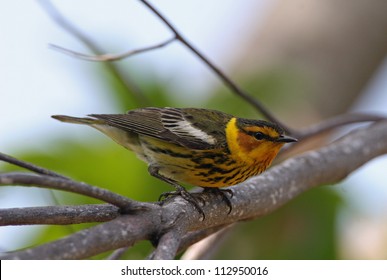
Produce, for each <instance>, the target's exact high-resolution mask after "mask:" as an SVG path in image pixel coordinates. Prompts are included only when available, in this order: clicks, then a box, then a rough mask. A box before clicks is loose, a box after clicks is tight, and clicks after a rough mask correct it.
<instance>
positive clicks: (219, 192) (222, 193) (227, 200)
mask: <svg viewBox="0 0 387 280" xmlns="http://www.w3.org/2000/svg"><path fill="white" fill-rule="evenodd" d="M203 192H210V193H214V194H217V195H220V196H221V197H222V200H223V201H224V202H225V203H226V204H227V206H228V208H229V211H228V213H227V214H230V213H231V211H232V204H231V200H230V199H231V198H232V197H233V196H234V193H233V192H232V190H230V189H219V188H214V187H211V188H203ZM226 193H227V194H229V195H230V197H228V196H227V194H226Z"/></svg>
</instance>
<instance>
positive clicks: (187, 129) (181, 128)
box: [169, 120, 216, 145]
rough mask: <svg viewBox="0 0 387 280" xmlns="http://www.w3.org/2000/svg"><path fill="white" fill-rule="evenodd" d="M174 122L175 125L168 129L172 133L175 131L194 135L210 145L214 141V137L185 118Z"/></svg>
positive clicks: (179, 133)
mask: <svg viewBox="0 0 387 280" xmlns="http://www.w3.org/2000/svg"><path fill="white" fill-rule="evenodd" d="M175 124H176V127H171V128H169V130H171V131H172V132H173V133H176V134H177V135H183V136H191V137H195V138H197V139H200V140H202V141H204V142H206V143H208V144H211V145H213V144H215V143H216V139H215V137H213V136H212V135H208V134H207V133H206V132H204V131H203V130H200V129H199V128H196V127H194V126H193V125H192V124H191V123H190V122H188V121H186V120H184V121H178V122H176V123H175Z"/></svg>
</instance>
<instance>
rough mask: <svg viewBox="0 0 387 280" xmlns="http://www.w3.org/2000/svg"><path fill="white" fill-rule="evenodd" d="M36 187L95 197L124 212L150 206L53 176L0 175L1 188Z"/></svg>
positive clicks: (107, 191) (104, 190)
mask: <svg viewBox="0 0 387 280" xmlns="http://www.w3.org/2000/svg"><path fill="white" fill-rule="evenodd" d="M10 185H17V186H29V187H30V186H34V187H40V188H50V189H55V190H62V191H68V192H73V193H77V194H82V195H86V196H89V197H93V198H96V199H99V200H102V201H104V202H107V203H110V204H113V205H115V206H117V207H119V208H120V209H121V210H122V211H124V212H128V211H129V212H130V211H135V210H138V209H146V208H147V207H148V204H149V203H148V204H145V203H141V202H136V201H134V200H131V199H129V198H127V197H125V196H122V195H119V194H116V193H113V192H111V191H109V190H106V189H102V188H98V187H95V186H91V185H88V184H86V183H82V182H75V181H72V180H68V179H62V178H59V177H51V176H39V175H34V174H27V173H16V172H14V173H3V174H0V186H10Z"/></svg>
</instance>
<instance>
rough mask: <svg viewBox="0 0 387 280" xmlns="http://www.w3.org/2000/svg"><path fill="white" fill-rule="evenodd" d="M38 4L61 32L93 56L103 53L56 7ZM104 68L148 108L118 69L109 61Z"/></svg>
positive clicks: (49, 4)
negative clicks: (83, 46)
mask: <svg viewBox="0 0 387 280" xmlns="http://www.w3.org/2000/svg"><path fill="white" fill-rule="evenodd" d="M38 3H39V4H40V5H41V7H42V8H43V9H44V10H45V11H46V13H47V14H48V15H49V16H50V17H51V19H52V20H53V21H54V22H55V23H56V24H58V26H60V27H62V28H63V30H65V31H66V32H68V33H69V34H71V35H72V36H74V37H75V38H76V39H77V40H79V41H80V42H82V43H83V44H84V45H85V46H86V47H87V48H88V49H89V50H90V51H92V52H93V53H94V54H96V55H99V54H102V53H104V51H103V50H102V49H101V48H100V47H99V46H97V44H96V43H95V42H93V40H91V39H90V38H89V37H88V36H87V35H86V34H84V33H83V32H82V31H81V30H79V29H78V28H77V27H76V26H75V25H74V24H72V23H71V22H70V21H68V20H67V19H66V18H65V17H64V16H63V15H62V14H61V13H60V12H59V10H57V9H56V7H55V6H54V5H53V4H52V3H51V2H50V1H48V0H39V1H38ZM104 65H105V67H106V68H107V70H108V71H109V72H110V73H111V75H112V76H113V77H114V78H116V79H117V81H118V82H119V83H120V84H121V85H122V86H123V88H125V89H126V91H127V93H128V94H132V95H133V96H134V98H135V100H136V101H137V102H138V105H139V106H142V107H144V106H149V105H150V104H151V103H150V101H149V100H148V98H146V96H145V95H144V94H143V93H142V91H141V89H140V88H139V87H137V86H136V85H135V84H134V83H133V81H130V79H129V78H128V77H127V76H126V77H124V74H123V73H122V72H121V71H120V69H119V68H118V67H117V66H116V65H114V64H113V63H111V62H109V61H105V62H104Z"/></svg>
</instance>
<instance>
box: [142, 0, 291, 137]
mask: <svg viewBox="0 0 387 280" xmlns="http://www.w3.org/2000/svg"><path fill="white" fill-rule="evenodd" d="M139 1H141V2H142V3H143V4H144V5H145V6H146V7H148V8H149V9H150V10H151V11H152V12H153V13H154V14H155V15H156V16H157V17H158V18H159V19H160V20H161V21H162V22H164V23H165V25H166V26H167V27H168V28H169V29H170V30H171V31H172V33H173V34H174V35H175V37H176V39H177V40H178V41H180V42H181V43H182V44H183V45H184V46H186V47H187V48H188V49H189V50H191V51H192V52H193V53H194V54H195V55H196V56H197V57H199V58H200V59H201V60H202V61H203V62H204V63H205V64H206V65H207V66H208V67H209V68H210V69H212V71H214V72H215V73H216V75H218V76H219V78H220V79H221V80H222V81H223V82H224V83H225V85H226V86H227V87H228V88H229V89H230V90H231V91H232V92H234V93H235V94H237V95H238V96H240V97H241V98H243V99H244V100H246V101H247V102H248V103H250V104H251V105H253V106H254V107H255V108H256V109H257V110H258V111H260V112H261V113H262V115H264V116H265V117H266V118H267V119H268V120H270V121H272V122H274V123H277V124H278V125H280V126H281V127H282V128H283V129H285V130H286V131H287V132H288V133H289V134H291V135H292V133H293V130H292V129H290V128H289V127H288V126H286V125H285V124H284V123H282V122H281V121H279V120H278V119H277V118H276V117H275V116H274V115H273V114H272V113H271V112H270V111H269V110H267V109H266V108H265V106H264V105H263V104H262V103H261V102H259V101H258V100H256V99H254V98H253V97H252V96H251V95H249V94H248V93H247V92H245V91H244V90H242V89H241V88H240V87H239V86H238V85H237V84H236V83H235V82H234V81H233V80H231V79H230V78H229V77H228V76H227V75H226V74H225V73H224V72H223V71H222V70H220V69H219V68H218V67H217V66H215V64H214V63H212V62H211V61H210V60H209V59H208V58H207V57H206V56H205V55H204V54H202V53H201V52H200V51H199V50H198V49H197V48H195V47H194V46H193V45H192V44H191V43H190V42H188V40H187V39H186V38H185V37H184V36H183V35H182V34H181V33H180V32H179V31H178V30H177V29H176V27H174V26H173V24H172V23H171V22H170V21H169V20H168V19H167V18H166V17H165V16H163V15H162V14H161V13H160V12H159V11H158V10H157V9H156V8H155V7H154V6H153V5H151V4H150V3H149V2H148V1H146V0H139Z"/></svg>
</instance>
